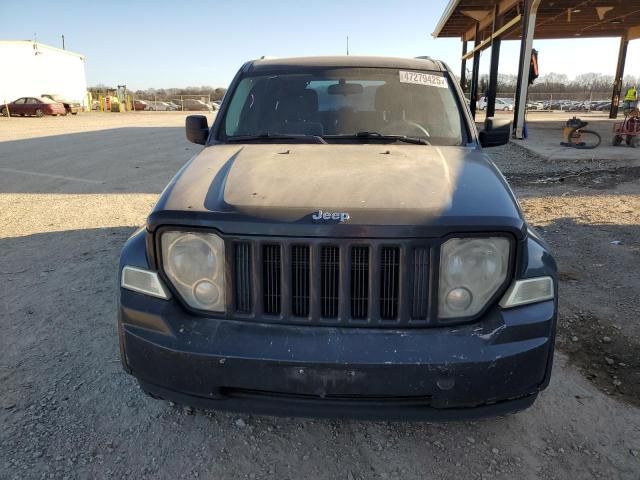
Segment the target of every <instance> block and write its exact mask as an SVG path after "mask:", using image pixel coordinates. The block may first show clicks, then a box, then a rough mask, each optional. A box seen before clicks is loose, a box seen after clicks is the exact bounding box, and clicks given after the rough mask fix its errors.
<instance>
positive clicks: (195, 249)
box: [160, 232, 225, 312]
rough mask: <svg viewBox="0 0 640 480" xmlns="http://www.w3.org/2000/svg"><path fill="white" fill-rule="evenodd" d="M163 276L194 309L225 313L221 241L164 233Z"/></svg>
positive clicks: (200, 235) (212, 237) (204, 235)
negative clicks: (167, 278)
mask: <svg viewBox="0 0 640 480" xmlns="http://www.w3.org/2000/svg"><path fill="white" fill-rule="evenodd" d="M160 244H161V246H162V261H163V267H164V272H165V273H166V274H167V277H169V280H171V283H172V284H173V286H174V287H175V288H176V290H178V293H180V295H181V296H182V298H183V299H184V300H185V301H186V302H187V303H188V304H189V305H190V306H191V307H193V308H198V309H201V310H211V311H214V312H222V311H224V306H225V296H224V291H225V290H224V241H223V240H222V239H221V238H220V237H218V236H217V235H214V234H211V233H194V232H165V233H163V234H162V237H161V239H160Z"/></svg>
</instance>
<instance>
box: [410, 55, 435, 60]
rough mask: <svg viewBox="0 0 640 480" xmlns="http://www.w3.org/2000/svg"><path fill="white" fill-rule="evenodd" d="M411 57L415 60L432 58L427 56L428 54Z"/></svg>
mask: <svg viewBox="0 0 640 480" xmlns="http://www.w3.org/2000/svg"><path fill="white" fill-rule="evenodd" d="M413 58H415V59H416V60H433V58H431V57H429V56H428V55H423V56H420V57H413Z"/></svg>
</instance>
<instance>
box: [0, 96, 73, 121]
mask: <svg viewBox="0 0 640 480" xmlns="http://www.w3.org/2000/svg"><path fill="white" fill-rule="evenodd" d="M0 113H1V114H2V115H3V116H6V115H20V116H21V117H22V116H27V115H35V116H36V117H44V116H45V115H54V116H56V115H66V114H67V111H66V110H65V108H64V105H63V104H61V103H58V102H54V101H53V100H51V99H50V98H44V97H22V98H19V99H17V100H15V101H13V102H11V103H8V104H7V103H5V104H4V105H0Z"/></svg>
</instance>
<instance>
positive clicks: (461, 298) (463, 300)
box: [447, 287, 473, 312]
mask: <svg viewBox="0 0 640 480" xmlns="http://www.w3.org/2000/svg"><path fill="white" fill-rule="evenodd" d="M472 300H473V296H472V295H471V292H470V291H469V290H467V289H466V288H464V287H458V288H454V289H453V290H451V291H450V292H449V293H447V306H448V307H449V308H450V309H451V310H455V311H458V312H461V311H463V310H466V309H467V308H469V305H471V301H472Z"/></svg>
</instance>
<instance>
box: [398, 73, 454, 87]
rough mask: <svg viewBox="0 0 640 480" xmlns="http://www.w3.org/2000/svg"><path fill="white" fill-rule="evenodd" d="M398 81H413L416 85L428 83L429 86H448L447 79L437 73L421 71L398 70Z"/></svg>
mask: <svg viewBox="0 0 640 480" xmlns="http://www.w3.org/2000/svg"><path fill="white" fill-rule="evenodd" d="M399 73H400V83H415V84H418V85H429V86H431V87H438V88H449V85H448V84H447V79H446V78H444V77H441V76H439V75H432V74H430V73H423V72H406V71H404V70H400V72H399Z"/></svg>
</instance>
